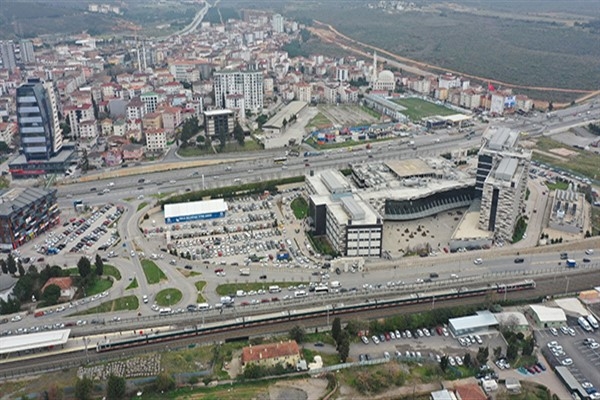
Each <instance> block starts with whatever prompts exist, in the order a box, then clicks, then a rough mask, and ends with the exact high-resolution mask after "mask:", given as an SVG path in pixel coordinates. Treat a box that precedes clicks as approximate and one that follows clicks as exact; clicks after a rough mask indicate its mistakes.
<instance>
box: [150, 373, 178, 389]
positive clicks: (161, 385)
mask: <svg viewBox="0 0 600 400" xmlns="http://www.w3.org/2000/svg"><path fill="white" fill-rule="evenodd" d="M173 389H175V379H173V377H172V376H171V375H169V374H167V373H166V372H161V373H160V374H158V376H157V377H156V380H155V381H154V390H156V391H157V392H160V393H164V392H168V391H169V390H173Z"/></svg>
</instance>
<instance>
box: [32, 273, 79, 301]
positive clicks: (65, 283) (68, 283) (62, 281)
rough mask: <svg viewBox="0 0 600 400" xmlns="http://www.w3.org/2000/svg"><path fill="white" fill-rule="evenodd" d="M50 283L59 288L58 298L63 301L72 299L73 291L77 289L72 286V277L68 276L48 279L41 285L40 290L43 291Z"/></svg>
mask: <svg viewBox="0 0 600 400" xmlns="http://www.w3.org/2000/svg"><path fill="white" fill-rule="evenodd" d="M50 285H56V286H58V287H59V288H60V300H63V301H69V300H71V299H73V297H74V296H75V292H76V291H77V289H76V288H75V287H74V286H73V279H72V278H71V277H70V276H63V277H54V278H50V279H48V280H47V281H46V283H45V284H44V286H42V290H41V292H42V293H44V290H46V288H47V287H48V286H50Z"/></svg>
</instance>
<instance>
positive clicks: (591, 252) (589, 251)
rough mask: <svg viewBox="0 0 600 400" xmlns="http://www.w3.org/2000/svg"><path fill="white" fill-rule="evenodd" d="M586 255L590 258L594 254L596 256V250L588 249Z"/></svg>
mask: <svg viewBox="0 0 600 400" xmlns="http://www.w3.org/2000/svg"><path fill="white" fill-rule="evenodd" d="M585 254H587V255H588V256H591V255H592V254H594V249H587V250H586V251H585Z"/></svg>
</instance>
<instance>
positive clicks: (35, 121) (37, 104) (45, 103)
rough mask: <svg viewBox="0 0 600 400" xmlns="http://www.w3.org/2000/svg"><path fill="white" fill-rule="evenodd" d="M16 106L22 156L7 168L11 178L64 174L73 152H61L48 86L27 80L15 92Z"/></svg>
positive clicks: (59, 131)
mask: <svg viewBox="0 0 600 400" xmlns="http://www.w3.org/2000/svg"><path fill="white" fill-rule="evenodd" d="M16 103H17V123H18V126H19V135H20V142H21V152H22V154H21V155H19V156H18V157H17V158H16V159H15V160H13V162H11V163H10V165H9V168H10V172H11V174H12V176H13V178H28V177H35V176H38V175H43V174H47V173H63V172H64V171H66V169H67V168H68V166H69V164H70V161H71V158H72V157H73V155H74V152H73V151H71V150H69V151H61V149H62V147H63V135H62V129H61V128H60V124H59V121H58V107H57V101H56V95H55V93H54V86H53V85H52V82H42V81H40V80H39V79H35V78H34V79H29V80H28V81H27V83H25V84H23V85H21V86H20V87H19V88H17V101H16Z"/></svg>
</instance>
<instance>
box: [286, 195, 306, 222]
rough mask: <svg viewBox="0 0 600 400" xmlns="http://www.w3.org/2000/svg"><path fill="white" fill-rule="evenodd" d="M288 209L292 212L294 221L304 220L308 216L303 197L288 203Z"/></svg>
mask: <svg viewBox="0 0 600 400" xmlns="http://www.w3.org/2000/svg"><path fill="white" fill-rule="evenodd" d="M290 207H291V209H292V211H293V212H294V216H295V217H296V219H304V218H306V215H307V214H308V203H307V202H306V200H305V199H304V197H301V196H298V197H296V198H295V199H294V200H292V202H291V203H290Z"/></svg>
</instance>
